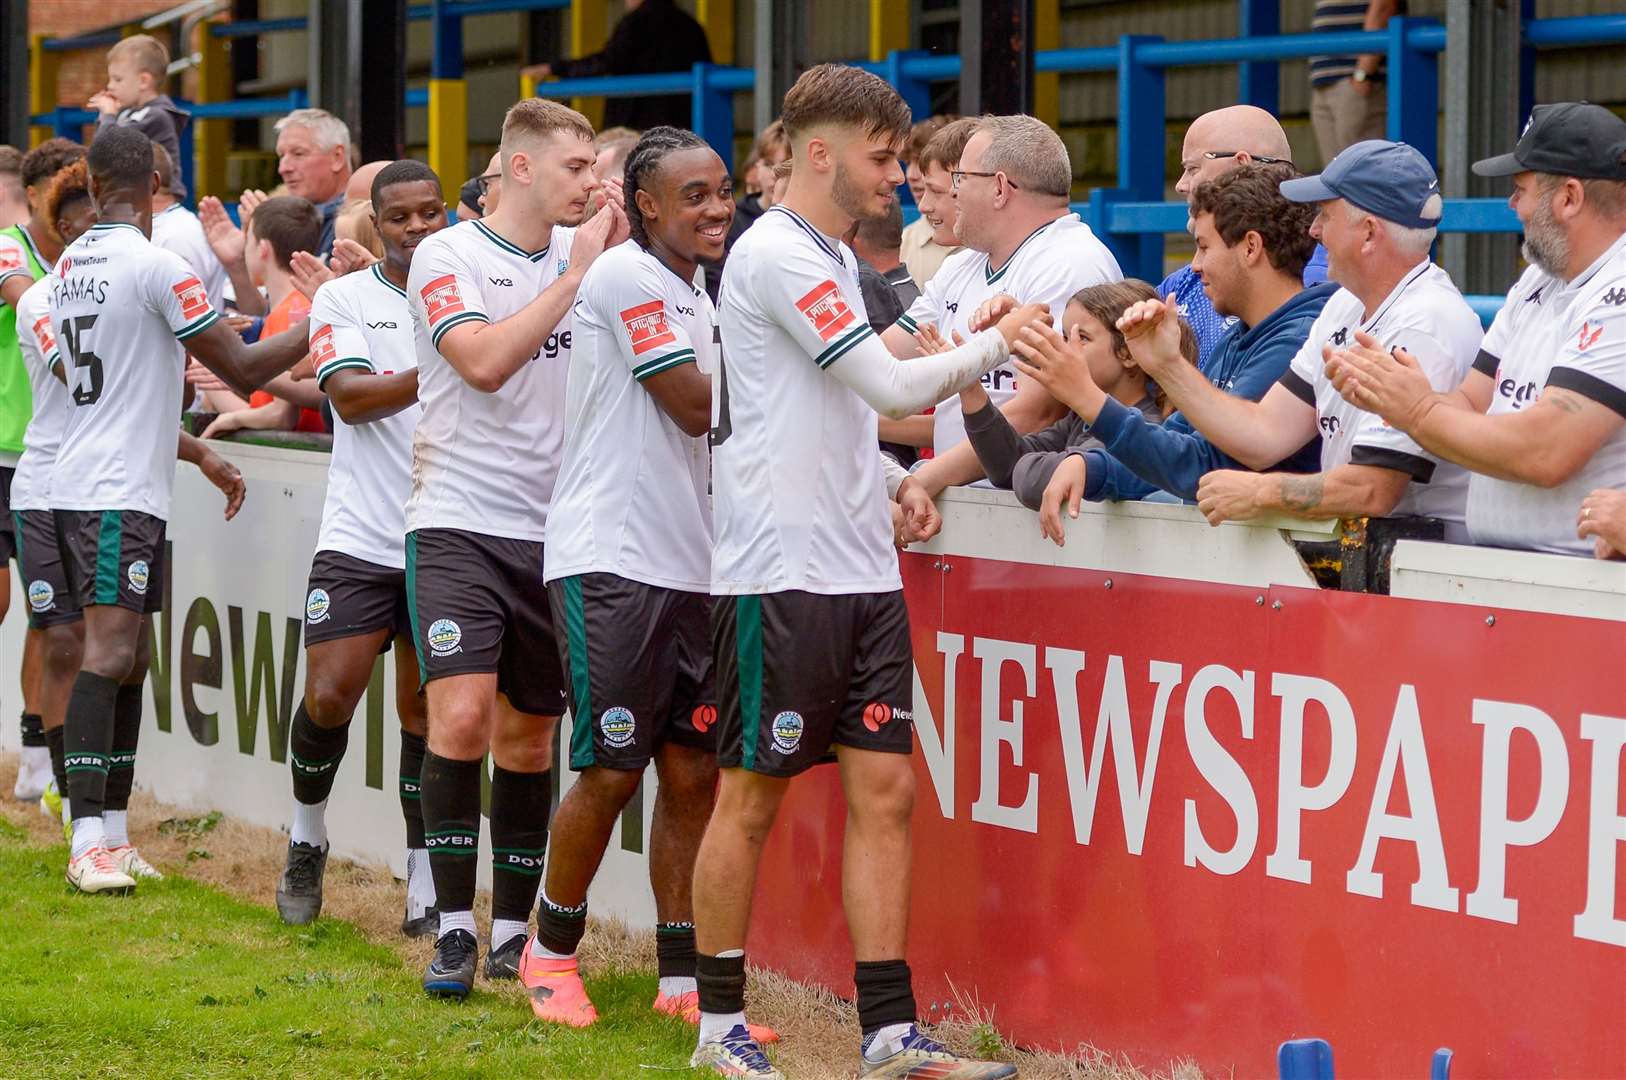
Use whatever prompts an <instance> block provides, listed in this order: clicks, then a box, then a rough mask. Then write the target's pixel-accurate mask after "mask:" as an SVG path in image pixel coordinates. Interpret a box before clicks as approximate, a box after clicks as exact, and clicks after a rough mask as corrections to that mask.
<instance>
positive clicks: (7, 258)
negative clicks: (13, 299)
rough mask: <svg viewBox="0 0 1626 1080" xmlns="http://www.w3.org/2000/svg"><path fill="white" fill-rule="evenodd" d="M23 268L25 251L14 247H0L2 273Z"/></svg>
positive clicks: (0, 271) (0, 268) (0, 270)
mask: <svg viewBox="0 0 1626 1080" xmlns="http://www.w3.org/2000/svg"><path fill="white" fill-rule="evenodd" d="M22 268H23V253H22V252H20V251H18V250H17V249H16V248H14V247H5V248H0V274H5V273H9V272H10V271H12V270H21V269H22Z"/></svg>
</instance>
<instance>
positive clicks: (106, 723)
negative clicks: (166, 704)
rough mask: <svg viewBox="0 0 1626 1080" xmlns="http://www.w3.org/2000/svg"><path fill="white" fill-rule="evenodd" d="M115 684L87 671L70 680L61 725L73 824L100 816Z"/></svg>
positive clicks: (116, 692)
mask: <svg viewBox="0 0 1626 1080" xmlns="http://www.w3.org/2000/svg"><path fill="white" fill-rule="evenodd" d="M118 693H119V681H118V680H117V679H109V678H108V677H107V676H105V675H97V674H95V673H94V672H90V671H81V672H80V673H79V674H78V675H77V676H76V677H75V678H74V680H73V692H72V693H71V694H70V695H69V696H68V715H67V720H66V722H65V723H64V724H63V735H62V767H63V772H64V773H66V774H67V777H68V799H69V801H70V802H71V803H72V804H73V810H72V812H73V817H74V820H78V819H80V818H92V817H94V818H99V817H101V816H102V800H103V799H104V798H105V797H106V794H107V762H108V756H109V755H110V754H111V753H112V750H113V708H114V701H115V700H116V699H117V698H118Z"/></svg>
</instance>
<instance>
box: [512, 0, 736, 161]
mask: <svg viewBox="0 0 1626 1080" xmlns="http://www.w3.org/2000/svg"><path fill="white" fill-rule="evenodd" d="M709 63H711V44H710V43H709V42H708V41H707V40H706V31H705V30H704V29H702V28H701V26H700V24H699V23H697V22H695V21H694V16H692V15H690V14H689V13H688V12H686V11H684V10H683V9H682V8H680V7H678V6H677V4H676V3H674V2H673V0H626V13H625V14H624V15H622V16H621V21H620V22H618V23H616V24H615V29H614V30H612V31H611V32H610V40H609V41H608V42H607V43H606V44H605V46H604V48H603V49H601V50H600V51H598V52H596V53H593V54H592V55H591V56H582V57H577V58H576V59H574V60H555V61H553V62H552V63H550V64H533V65H532V66H530V67H528V68H526V69H525V74H526V75H528V76H530V77H531V78H533V79H546V78H548V77H549V76H555V77H557V78H560V79H581V78H587V77H590V76H593V75H649V74H654V73H655V72H661V71H688V70H689V69H690V68H692V67H693V66H694V65H695V64H709ZM692 118H693V117H692V113H691V105H690V101H689V95H688V94H636V95H633V96H631V97H613V98H610V99H609V100H608V101H606V102H605V103H604V126H605V127H607V128H613V127H627V128H631V129H632V130H633V131H648V130H649V129H650V128H652V127H660V126H661V125H662V124H665V125H668V126H670V127H675V128H686V127H688V126H689V123H690V121H691V120H692Z"/></svg>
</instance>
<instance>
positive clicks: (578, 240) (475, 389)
mask: <svg viewBox="0 0 1626 1080" xmlns="http://www.w3.org/2000/svg"><path fill="white" fill-rule="evenodd" d="M501 153H502V174H503V178H502V201H501V203H500V204H499V205H498V207H497V209H496V211H495V212H493V213H492V214H490V215H489V216H487V217H485V218H483V219H481V220H479V221H468V222H459V223H458V224H456V225H454V226H452V227H451V228H448V229H444V230H442V231H441V232H438V233H436V234H435V235H434V236H432V237H430V238H429V239H427V240H425V241H423V243H422V244H420V245H419V247H418V250H417V252H416V254H414V255H413V257H412V270H411V274H410V277H409V279H408V287H407V301H408V303H409V304H411V306H412V319H413V325H414V332H415V334H416V340H417V354H418V400H419V401H420V402H422V404H423V417H422V419H420V420H419V421H418V428H417V432H416V434H415V435H414V438H413V444H412V478H413V481H412V495H411V497H410V499H409V500H408V502H407V506H406V529H407V541H406V572H407V597H408V603H409V610H410V614H411V617H412V630H413V638H414V640H415V642H416V643H417V648H418V668H419V671H420V673H421V675H422V677H423V679H424V690H425V693H426V694H427V696H428V701H429V750H428V753H427V754H426V755H425V758H424V768H423V781H422V802H423V817H424V831H425V837H424V838H425V841H426V842H427V844H428V849H429V865H430V871H431V873H432V874H433V876H434V881H435V899H436V906H437V907H438V908H439V910H440V937H439V938H438V939H437V941H436V945H435V956H434V959H433V960H431V961H430V964H429V967H428V970H427V971H426V972H425V974H424V982H423V986H424V990H425V991H426V992H427V993H429V994H431V995H434V996H446V997H454V998H462V997H465V996H467V995H468V993H469V990H470V989H471V987H472V986H473V984H474V969H475V953H476V947H477V939H476V937H475V927H474V887H475V861H474V860H475V858H476V857H477V853H478V851H479V839H480V781H481V762H482V760H483V759H484V758H485V755H486V752H487V751H488V750H489V751H490V752H491V757H492V771H491V840H492V844H491V846H492V851H493V873H492V929H491V948H490V949H489V950H488V953H487V957H486V974H487V977H499V978H501V977H510V978H511V977H514V976H515V975H517V974H518V969H519V962H520V958H521V954H522V953H523V951H524V947H525V939H526V936H527V934H526V929H527V924H528V922H529V919H530V914H531V906H532V905H533V904H534V903H535V902H536V893H537V883H538V880H539V879H540V877H541V873H542V867H543V853H544V851H545V849H546V846H547V822H548V812H549V809H550V807H551V804H552V797H553V785H552V771H551V768H552V755H553V733H554V728H555V726H556V725H557V723H558V719H559V716H560V714H561V713H563V712H564V704H565V702H564V689H565V687H564V674H563V672H562V671H561V670H560V668H559V652H558V649H557V647H556V645H555V641H554V627H553V623H552V618H551V616H550V614H549V611H548V599H547V593H546V591H545V590H544V587H543V582H542V567H543V547H542V544H543V540H544V537H545V536H546V530H547V524H548V513H549V507H550V504H551V501H552V497H553V487H554V482H555V480H556V479H557V476H558V471H559V457H560V451H561V449H562V447H563V439H564V399H565V380H566V373H567V371H568V369H569V365H570V347H571V321H570V309H571V305H572V304H574V303H575V300H576V290H577V287H578V286H579V285H580V284H581V279H582V276H583V275H584V274H585V273H586V271H587V268H588V267H589V266H590V265H591V264H592V263H593V261H594V260H595V259H597V258H598V256H599V255H600V253H601V252H603V251H604V250H605V248H606V247H608V246H611V245H613V244H614V243H615V242H618V241H619V240H620V239H621V238H622V237H623V236H624V235H625V232H626V218H625V215H624V214H623V213H622V211H621V209H620V207H619V206H618V205H616V200H617V199H618V198H619V185H615V184H610V185H606V187H607V190H608V191H609V192H610V193H611V202H610V206H609V207H608V208H607V209H605V210H603V211H601V212H599V213H598V214H596V215H594V216H593V218H592V219H591V220H589V221H587V222H586V224H583V225H581V227H580V229H577V228H575V227H574V226H575V225H577V224H578V223H580V222H582V219H583V216H584V215H585V214H586V212H587V208H588V205H589V202H590V200H591V199H592V198H593V196H594V195H595V193H597V192H598V191H599V188H600V185H599V182H598V179H597V177H596V176H595V175H594V172H593V160H594V156H595V155H594V150H593V128H592V125H590V124H589V123H588V122H587V120H586V118H584V117H583V116H582V115H581V114H580V113H578V112H576V111H575V110H573V109H569V108H566V107H565V106H563V105H560V104H558V103H557V102H551V101H545V100H542V99H540V98H530V99H527V100H525V101H521V102H519V103H518V104H517V105H515V106H513V107H512V108H511V109H509V110H508V115H507V116H506V118H505V119H504V121H503V137H502V150H501Z"/></svg>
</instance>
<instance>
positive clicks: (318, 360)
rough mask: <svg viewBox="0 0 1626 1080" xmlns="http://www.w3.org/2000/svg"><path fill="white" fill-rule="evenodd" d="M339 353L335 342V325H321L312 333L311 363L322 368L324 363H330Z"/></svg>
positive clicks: (317, 368) (317, 367)
mask: <svg viewBox="0 0 1626 1080" xmlns="http://www.w3.org/2000/svg"><path fill="white" fill-rule="evenodd" d="M337 354H338V348H337V347H336V346H335V345H334V344H333V327H331V326H321V327H318V328H317V331H316V333H314V334H312V335H311V363H312V364H315V365H316V370H318V371H320V370H322V365H323V364H326V363H329V362H331V361H332V360H333V358H334V357H335V356H336V355H337Z"/></svg>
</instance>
